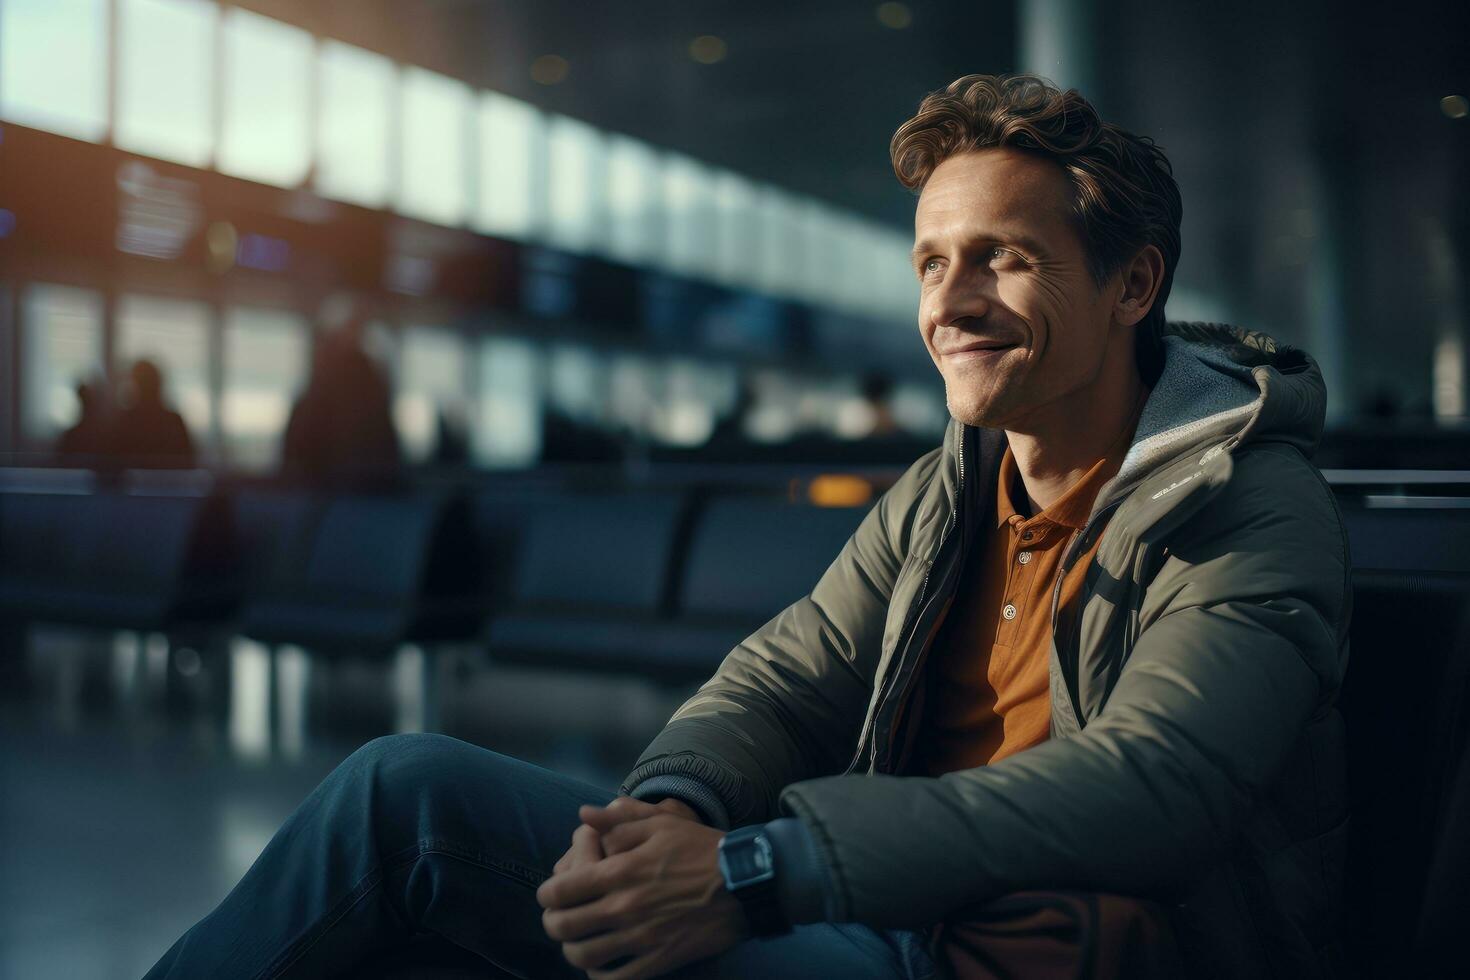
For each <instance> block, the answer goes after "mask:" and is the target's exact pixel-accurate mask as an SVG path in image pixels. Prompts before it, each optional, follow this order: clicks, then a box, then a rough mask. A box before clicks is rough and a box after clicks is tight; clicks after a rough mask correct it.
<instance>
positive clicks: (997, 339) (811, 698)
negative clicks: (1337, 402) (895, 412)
mask: <svg viewBox="0 0 1470 980" xmlns="http://www.w3.org/2000/svg"><path fill="white" fill-rule="evenodd" d="M892 155H893V160H894V166H895V170H896V171H897V173H898V175H899V177H900V180H902V181H903V182H904V183H905V185H906V186H909V187H911V188H913V189H916V190H919V191H920V197H919V202H918V206H917V210H916V214H915V241H916V244H915V249H914V267H915V275H916V276H917V277H918V279H919V282H920V284H921V299H920V304H919V327H920V333H921V335H922V337H923V340H924V343H925V345H926V347H927V348H928V350H929V353H930V355H931V356H932V357H933V359H934V362H935V364H936V366H937V367H938V369H939V371H940V373H941V375H942V376H943V378H944V381H945V386H946V390H947V395H948V404H949V409H950V412H951V414H952V416H953V420H952V422H951V423H950V426H949V428H948V431H947V433H946V435H945V439H944V443H943V445H942V446H941V447H939V448H938V449H936V450H934V451H932V452H930V453H928V454H926V455H925V456H924V457H922V458H921V459H919V460H918V461H917V462H916V463H915V464H914V465H913V466H912V467H910V468H909V470H908V471H907V472H906V473H905V474H904V475H903V477H902V478H900V479H899V480H898V482H897V483H896V484H895V485H894V486H893V487H892V488H891V489H889V490H888V491H887V493H885V494H884V496H883V497H882V499H881V500H880V501H879V502H878V504H877V505H876V506H875V507H874V508H873V510H872V511H871V512H870V513H869V514H868V515H867V517H866V518H865V519H864V521H863V523H862V525H861V526H860V527H859V529H858V530H857V532H856V533H855V534H854V535H853V537H852V538H851V539H850V540H849V542H848V543H847V545H846V546H845V547H844V548H843V550H842V552H841V554H839V555H838V556H837V559H836V561H835V562H834V563H833V564H832V565H831V567H830V568H829V569H828V570H827V571H826V572H825V573H824V574H823V576H822V578H821V579H820V580H819V581H818V582H817V583H816V585H815V587H814V588H813V589H812V591H811V593H810V594H809V595H808V596H806V597H804V598H802V599H800V600H798V601H797V602H796V603H794V604H793V605H792V606H790V607H789V608H787V609H786V610H784V611H782V612H781V613H780V614H779V615H777V616H776V617H775V618H774V619H772V620H771V621H770V622H769V623H767V624H766V625H765V626H764V627H762V628H761V629H760V630H758V631H757V632H756V633H755V634H754V635H752V636H751V637H749V638H748V639H746V640H745V641H744V642H742V643H741V644H740V645H739V646H738V647H737V648H736V649H735V650H733V651H732V652H731V653H730V655H729V656H728V657H727V658H726V659H725V661H724V663H723V664H722V665H721V667H720V669H719V671H718V672H717V673H716V674H715V676H714V677H712V678H711V679H710V680H709V681H708V682H707V683H706V684H705V685H703V687H701V689H700V690H699V692H698V693H696V694H695V695H694V696H693V697H692V698H691V699H690V700H689V701H688V702H687V703H686V704H685V705H683V706H682V707H681V708H680V709H679V710H678V711H677V712H676V713H675V715H674V717H673V718H672V719H671V720H670V722H669V724H668V725H667V726H666V727H665V728H664V730H663V731H662V732H661V733H660V734H659V735H658V737H657V738H655V739H654V741H653V743H652V744H651V745H650V746H649V747H648V749H647V750H646V751H645V752H644V754H643V756H642V758H640V759H639V761H638V764H637V767H636V768H635V769H634V771H633V772H632V773H631V774H630V775H629V776H628V778H627V779H626V780H625V781H624V784H623V786H622V788H621V789H622V793H624V794H627V795H623V796H619V797H618V798H616V799H612V796H613V794H611V793H609V792H606V791H598V790H596V789H595V788H593V787H587V786H583V785H582V784H579V783H576V782H574V781H572V780H568V779H565V778H563V777H558V776H556V775H555V774H551V773H547V772H546V771H544V770H539V769H536V768H535V767H531V766H526V765H524V764H522V763H517V762H515V761H514V760H510V759H506V758H505V757H503V756H498V755H496V754H495V753H490V752H486V751H484V750H481V749H477V748H474V747H472V746H468V745H465V744H464V743H461V742H457V741H455V740H453V739H446V738H442V737H436V736H420V737H408V738H407V739H402V738H400V739H397V740H379V741H378V742H375V743H372V744H370V745H369V746H367V747H365V748H364V749H363V750H360V751H359V752H358V753H357V754H356V755H354V756H353V757H352V758H351V759H349V760H348V761H347V762H346V763H344V764H343V766H342V767H339V769H338V770H337V772H335V773H334V774H333V775H332V776H331V777H329V778H328V779H327V780H326V781H325V782H324V783H323V785H322V787H320V788H319V789H318V790H317V791H316V793H314V794H313V796H312V797H311V798H310V799H308V800H307V802H306V803H305V804H303V806H302V808H301V809H300V810H298V812H297V813H296V814H295V815H293V816H292V818H291V820H290V821H288V823H287V824H286V826H285V827H284V828H282V831H281V832H280V833H279V834H278V835H277V836H276V838H275V839H274V840H273V841H272V843H271V844H270V846H269V847H267V849H266V851H265V853H264V854H263V855H262V857H261V859H260V861H259V862H258V863H257V865H256V867H255V868H253V869H252V870H251V871H250V873H249V874H248V875H247V876H246V878H245V880H244V881H242V882H241V884H240V886H239V887H237V889H236V891H235V892H234V893H232V894H231V896H230V897H229V898H227V899H226V901H225V902H224V903H223V904H222V905H221V907H220V909H219V910H217V911H216V912H215V913H214V915H213V916H211V917H210V918H208V919H206V920H204V922H203V923H201V924H200V925H199V926H196V927H195V929H194V930H191V932H190V933H189V934H186V936H185V937H184V938H183V939H182V940H180V943H179V944H178V945H176V946H175V947H174V949H173V950H171V951H170V953H169V955H168V956H166V957H165V958H164V961H162V962H161V963H160V966H159V968H158V970H157V971H156V972H157V975H168V973H167V970H168V967H169V965H170V963H171V962H172V965H173V968H174V973H173V974H172V975H178V976H184V975H202V974H203V973H205V972H209V973H210V974H211V975H225V974H226V973H229V975H235V974H234V972H230V971H235V972H238V973H240V974H241V975H261V976H278V975H292V976H295V975H303V976H305V975H315V974H316V973H321V972H324V971H326V970H327V969H329V968H330V967H331V966H333V965H336V964H341V963H344V962H347V961H348V960H349V959H350V958H351V957H352V956H353V955H354V954H355V955H357V956H362V955H366V954H367V953H369V952H370V951H371V950H373V949H374V948H382V947H384V946H386V945H389V944H391V943H392V942H394V941H395V938H394V937H395V936H397V937H401V936H403V935H406V934H409V933H412V932H415V931H419V932H433V933H437V934H438V935H439V936H442V937H445V938H447V939H449V940H451V941H452V942H454V943H455V944H457V945H460V946H462V947H465V948H467V949H470V950H473V951H475V952H477V953H479V954H480V955H481V956H483V957H484V958H485V959H487V960H490V961H492V962H494V963H495V964H497V965H498V966H499V967H500V968H502V969H503V970H505V971H510V972H512V973H513V974H514V975H517V976H536V977H541V976H576V975H579V974H578V972H577V971H576V970H573V969H571V968H569V967H568V965H567V964H571V965H572V966H574V967H576V968H579V969H581V970H586V971H587V972H588V975H590V976H591V977H594V978H599V980H600V978H616V980H624V978H633V977H648V976H656V975H664V974H668V973H670V972H671V971H672V972H673V975H677V976H689V977H709V976H717V977H726V976H728V977H737V976H761V977H765V978H769V977H788V976H789V977H797V976H834V977H837V976H841V977H908V978H921V977H931V976H936V975H955V976H960V977H1009V976H1026V977H1032V976H1053V975H1068V976H1074V975H1088V976H1107V975H1113V976H1178V975H1189V976H1230V977H1237V976H1238V977H1256V976H1266V975H1291V976H1304V977H1309V976H1326V975H1329V974H1331V973H1332V972H1334V970H1335V969H1336V968H1337V967H1338V966H1339V964H1338V962H1337V959H1338V956H1339V953H1338V949H1339V944H1338V939H1337V936H1336V931H1335V926H1336V921H1337V903H1338V898H1339V896H1338V892H1339V888H1338V881H1339V878H1340V875H1341V870H1342V857H1343V842H1344V834H1345V825H1346V814H1345V810H1344V804H1343V782H1344V773H1343V757H1342V732H1341V721H1340V717H1339V716H1338V714H1337V712H1336V710H1335V708H1334V706H1333V705H1334V701H1335V698H1336V694H1337V689H1338V686H1339V684H1340V681H1341V677H1342V672H1343V669H1344V666H1345V660H1346V649H1347V648H1346V636H1347V620H1348V616H1349V606H1350V599H1349V596H1350V592H1349V587H1348V574H1349V561H1348V556H1347V552H1346V539H1345V537H1344V535H1343V531H1342V525H1341V521H1340V519H1339V515H1338V512H1337V508H1336V505H1335V503H1334V501H1333V497H1332V494H1331V492H1330V490H1329V489H1328V487H1327V486H1326V484H1325V483H1324V482H1323V481H1322V478H1321V476H1320V474H1319V473H1318V472H1317V471H1316V470H1315V469H1314V468H1313V466H1312V465H1311V464H1310V463H1309V462H1308V456H1309V454H1310V453H1311V452H1312V450H1313V448H1314V446H1315V444H1316V441H1317V439H1318V437H1319V434H1320V431H1321V425H1322V419H1323V415H1324V409H1325V392H1324V389H1323V385H1322V380H1321V376H1320V374H1319V372H1318V371H1317V368H1316V366H1315V364H1314V363H1313V362H1312V360H1311V359H1310V358H1309V357H1307V356H1306V355H1305V354H1303V353H1301V352H1300V351H1295V350H1292V349H1290V348H1288V347H1285V346H1284V345H1280V344H1277V343H1275V342H1274V341H1272V340H1271V339H1269V338H1267V337H1264V336H1262V335H1260V334H1255V333H1251V332H1248V331H1245V330H1239V329H1233V328H1227V327H1219V326H1211V325H1201V324H1182V325H1181V324H1166V323H1165V322H1164V319H1163V304H1164V300H1165V299H1166V298H1167V295H1168V292H1169V287H1170V283H1171V281H1172V276H1173V271H1174V267H1175V266H1176V264H1177V262H1178V256H1179V232H1178V229H1179V218H1180V204H1179V194H1178V190H1177V187H1176V186H1175V184H1174V181H1173V177H1172V174H1171V171H1170V168H1169V165H1168V162H1167V160H1165V158H1164V157H1163V154H1162V153H1161V152H1159V151H1158V149H1157V148H1156V147H1154V146H1153V145H1152V143H1151V141H1148V140H1146V139H1141V138H1138V137H1134V136H1132V135H1130V134H1128V133H1125V132H1123V131H1122V130H1119V129H1117V128H1116V127H1113V126H1111V125H1107V124H1104V123H1102V122H1101V121H1100V120H1098V118H1097V116H1096V114H1095V112H1094V111H1093V109H1092V107H1091V106H1090V105H1088V104H1087V103H1086V101H1085V100H1083V99H1082V98H1081V97H1080V96H1079V95H1078V94H1077V93H1076V92H1075V91H1069V92H1066V93H1061V92H1058V91H1056V90H1055V89H1054V88H1052V87H1050V86H1049V85H1047V84H1045V83H1044V82H1043V81H1042V80H1040V79H1037V78H1035V77H1033V76H1009V77H1007V76H1001V77H993V76H966V77H964V78H961V79H958V80H957V81H955V82H954V83H952V84H951V85H949V86H948V87H947V88H946V89H945V90H944V91H942V92H935V93H933V94H931V95H930V96H928V97H927V98H926V99H925V100H924V101H923V103H922V104H921V106H920V108H919V111H918V113H917V114H916V115H915V116H914V118H913V119H911V120H909V121H908V122H907V123H905V124H904V126H903V127H901V128H900V129H899V130H898V132H897V133H896V134H895V137H894V140H893V146H892ZM604 804H605V805H604ZM574 814H575V815H574ZM727 831H728V832H727ZM568 833H570V837H571V846H570V848H566V849H565V851H564V853H563V848H565V846H566V845H565V841H566V836H565V835H567V834H568ZM557 854H560V855H561V856H560V857H559V858H557ZM553 862H554V863H553ZM548 872H550V874H549V876H548ZM533 888H534V889H535V891H534V894H535V898H536V904H535V905H534V906H533V905H532V904H531V903H530V902H529V900H528V899H529V896H530V893H531V890H532V889H533ZM266 896H269V900H270V902H271V903H272V905H271V906H270V907H271V908H272V911H270V912H261V911H260V908H261V906H262V899H263V898H265V897H266ZM793 925H794V928H792V926H793ZM222 951H227V952H228V953H229V954H230V955H233V956H235V957H237V958H236V959H231V958H230V956H227V955H226V952H222ZM558 954H559V955H558ZM186 962H187V963H192V964H193V966H192V967H190V968H186V967H185V966H184V965H183V964H185V963H186ZM225 964H239V965H238V966H235V965H231V966H228V967H226V965H225ZM190 969H193V970H194V971H195V972H194V973H191V972H189V971H190Z"/></svg>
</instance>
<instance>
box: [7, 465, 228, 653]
mask: <svg viewBox="0 0 1470 980" xmlns="http://www.w3.org/2000/svg"><path fill="white" fill-rule="evenodd" d="M232 549H233V530H232V525H231V521H230V513H229V508H228V506H227V502H226V501H225V499H224V498H223V497H222V496H221V495H219V494H216V493H204V494H198V495H190V494H159V495H148V494H132V493H123V492H117V491H111V490H105V491H99V492H93V493H69V492H61V493H46V492H13V493H12V492H6V493H0V618H4V619H6V620H9V621H11V622H51V623H59V624H66V625H76V626H86V627H95V628H100V629H123V630H138V631H144V632H155V631H156V632H164V633H176V632H179V631H185V630H192V629H195V628H207V627H208V626H210V625H211V624H216V623H218V622H219V621H221V620H223V619H224V618H225V617H227V616H228V615H229V614H230V612H231V610H232V609H233V608H234V606H235V605H236V604H237V603H238V601H239V592H238V583H237V582H236V581H235V580H234V578H233V576H232V575H231V571H230V557H231V554H232Z"/></svg>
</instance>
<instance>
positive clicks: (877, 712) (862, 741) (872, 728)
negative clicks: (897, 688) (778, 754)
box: [844, 426, 966, 775]
mask: <svg viewBox="0 0 1470 980" xmlns="http://www.w3.org/2000/svg"><path fill="white" fill-rule="evenodd" d="M965 433H966V427H964V426H961V428H960V432H959V448H958V453H957V454H956V455H957V458H958V461H959V477H958V479H957V480H956V481H955V496H954V502H953V506H952V507H951V508H950V515H949V522H948V523H947V524H946V525H945V527H944V531H943V533H941V534H940V536H939V544H938V546H937V547H936V548H935V549H934V560H932V561H930V563H929V567H928V568H926V569H925V570H924V579H923V581H922V582H920V583H919V595H918V598H917V599H915V600H914V607H915V608H916V609H917V610H918V612H917V613H916V614H915V615H914V617H913V619H912V620H911V621H910V622H909V625H908V629H907V630H906V631H905V632H906V634H907V635H900V636H899V639H898V642H897V643H896V644H895V646H896V647H897V648H898V651H899V652H898V653H896V654H895V655H894V665H893V669H892V670H890V671H889V673H888V676H887V677H885V678H884V679H883V684H882V687H881V689H880V690H879V692H878V702H877V704H875V705H874V706H873V711H872V713H871V714H870V715H869V716H868V719H867V722H866V724H864V725H863V731H862V734H861V735H860V736H859V737H858V744H857V750H856V752H854V754H853V757H852V761H851V762H849V763H848V764H847V770H846V772H847V773H851V772H852V771H853V770H854V769H856V768H857V764H858V763H859V762H860V761H862V757H863V749H864V747H865V745H866V743H867V741H868V737H869V735H870V734H876V728H877V722H878V718H879V717H880V716H881V715H882V713H883V708H884V707H885V705H886V704H887V703H888V699H889V697H890V696H891V695H892V693H893V685H894V684H896V683H897V678H898V675H899V673H900V672H901V668H902V667H903V662H904V660H906V659H907V657H908V648H909V647H910V646H911V645H912V644H913V640H914V637H915V636H917V635H918V634H919V624H920V622H921V621H922V620H923V619H924V615H925V613H927V612H928V611H929V607H930V606H932V605H933V602H934V597H932V596H928V597H927V599H926V594H927V592H928V590H929V577H930V575H932V574H933V572H934V561H937V560H938V559H939V556H940V555H941V554H943V553H944V544H945V542H946V541H948V540H949V535H950V532H952V531H953V530H954V529H955V528H956V527H957V526H959V518H960V504H961V502H962V501H963V500H964V494H965ZM908 689H909V688H908V685H907V684H905V685H904V689H903V696H907V693H908ZM868 754H869V758H870V759H872V760H876V758H877V745H876V743H875V744H874V745H873V746H871V747H869V752H868ZM845 774H846V773H844V775H845Z"/></svg>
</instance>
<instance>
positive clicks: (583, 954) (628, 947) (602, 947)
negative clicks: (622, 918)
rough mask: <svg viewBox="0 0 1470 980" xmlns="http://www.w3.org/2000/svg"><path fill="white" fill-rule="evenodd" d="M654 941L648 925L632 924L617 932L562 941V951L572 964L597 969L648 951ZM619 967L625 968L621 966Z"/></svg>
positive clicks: (586, 968)
mask: <svg viewBox="0 0 1470 980" xmlns="http://www.w3.org/2000/svg"><path fill="white" fill-rule="evenodd" d="M653 942H654V941H653V939H652V937H651V936H649V934H648V929H647V928H646V927H644V926H632V927H629V928H627V929H619V930H617V931H616V932H606V933H603V934H602V935H600V936H592V937H590V938H587V939H581V940H577V941H575V942H570V943H562V944H561V951H562V955H563V956H565V957H566V958H567V962H568V963H570V964H572V966H576V967H580V968H581V969H583V970H595V969H597V968H599V967H602V966H604V965H609V964H610V962H611V961H613V960H616V959H618V958H619V957H623V956H638V955H639V954H642V953H646V952H648V951H649V950H650V949H651V948H652V946H653ZM629 965H631V964H629ZM619 969H625V968H624V967H619Z"/></svg>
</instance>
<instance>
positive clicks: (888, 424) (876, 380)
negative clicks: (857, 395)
mask: <svg viewBox="0 0 1470 980" xmlns="http://www.w3.org/2000/svg"><path fill="white" fill-rule="evenodd" d="M862 392H863V401H865V402H866V403H867V405H868V408H870V409H871V410H872V412H873V427H872V429H870V430H869V431H868V434H867V436H865V438H868V439H885V438H887V439H891V438H895V437H899V436H902V435H903V434H904V433H903V429H902V427H900V426H899V424H898V419H896V418H894V415H893V405H892V403H891V401H890V399H891V398H892V397H893V381H892V379H890V378H888V377H886V376H885V375H882V374H869V375H867V376H866V377H864V378H863V383H862Z"/></svg>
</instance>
